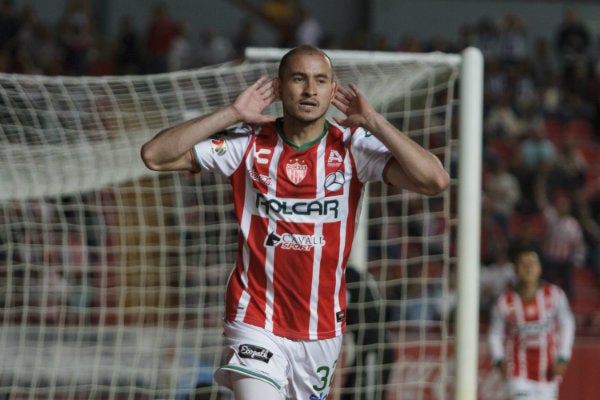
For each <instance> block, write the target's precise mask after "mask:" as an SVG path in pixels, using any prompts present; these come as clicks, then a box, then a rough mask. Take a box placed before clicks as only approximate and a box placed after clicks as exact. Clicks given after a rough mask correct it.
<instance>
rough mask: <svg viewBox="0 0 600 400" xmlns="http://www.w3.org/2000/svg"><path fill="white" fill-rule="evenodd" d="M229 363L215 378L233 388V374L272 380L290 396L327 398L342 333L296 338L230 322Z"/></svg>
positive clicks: (227, 329)
mask: <svg viewBox="0 0 600 400" xmlns="http://www.w3.org/2000/svg"><path fill="white" fill-rule="evenodd" d="M223 336H224V339H225V349H224V351H225V364H224V365H223V366H221V367H220V368H219V369H218V370H217V371H216V372H215V381H216V382H217V383H219V384H220V385H223V386H225V387H228V388H230V389H231V374H232V373H238V374H243V375H247V376H251V377H254V378H256V379H260V380H262V381H264V382H268V383H269V384H271V385H273V386H274V387H275V388H277V389H278V390H279V391H280V392H281V394H282V396H283V397H284V398H288V399H325V398H327V395H328V393H329V389H330V388H331V382H332V380H333V375H334V372H335V367H336V363H337V358H338V356H339V353H340V349H341V346H342V336H338V337H335V338H331V339H324V340H292V339H287V338H283V337H280V336H276V335H274V334H273V333H271V332H269V331H266V330H264V329H262V328H259V327H256V326H253V325H249V324H245V323H242V322H236V321H226V322H225V327H224V331H223Z"/></svg>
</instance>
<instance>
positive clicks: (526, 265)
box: [515, 251, 542, 285]
mask: <svg viewBox="0 0 600 400" xmlns="http://www.w3.org/2000/svg"><path fill="white" fill-rule="evenodd" d="M515 271H516V274H517V278H518V280H519V282H522V283H525V284H531V285H533V284H537V282H538V281H539V279H540V275H541V274H542V264H541V263H540V259H539V257H538V255H537V253H535V252H533V251H531V252H526V253H522V254H521V255H520V256H519V257H518V259H517V260H516V265H515Z"/></svg>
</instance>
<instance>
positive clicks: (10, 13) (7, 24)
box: [0, 0, 21, 50]
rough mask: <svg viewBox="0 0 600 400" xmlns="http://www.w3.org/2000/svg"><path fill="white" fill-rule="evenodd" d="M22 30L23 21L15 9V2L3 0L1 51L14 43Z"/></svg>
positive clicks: (0, 7) (0, 28)
mask: <svg viewBox="0 0 600 400" xmlns="http://www.w3.org/2000/svg"><path fill="white" fill-rule="evenodd" d="M20 28H21V21H20V19H19V16H18V15H17V11H16V9H15V1H14V0H2V3H1V4H0V50H4V49H7V48H8V47H9V46H10V45H11V44H14V43H13V40H14V39H15V38H16V36H17V34H18V33H19V29H20Z"/></svg>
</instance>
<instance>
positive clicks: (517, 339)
mask: <svg viewBox="0 0 600 400" xmlns="http://www.w3.org/2000/svg"><path fill="white" fill-rule="evenodd" d="M511 259H512V261H513V263H514V265H515V272H516V275H517V284H516V287H515V288H514V289H509V290H507V291H506V292H505V293H504V294H502V295H501V296H500V297H499V298H498V300H497V303H496V305H495V307H494V309H493V310H492V316H491V324H490V330H489V334H488V341H489V346H490V352H491V355H492V360H493V361H494V365H495V366H496V367H497V368H498V369H499V370H500V372H501V373H502V376H503V377H504V378H505V380H506V391H507V393H508V396H509V398H510V399H520V400H533V399H544V400H552V399H557V398H558V385H559V383H560V380H561V378H562V376H563V375H564V373H565V372H566V368H567V363H568V361H569V358H570V356H571V351H572V347H573V339H574V337H575V322H574V319H573V314H572V313H571V309H570V308H569V302H568V300H567V297H566V295H565V293H564V292H563V290H562V289H561V288H559V287H558V286H555V285H553V284H550V283H546V282H541V281H540V276H541V273H542V265H541V263H540V260H539V256H538V252H537V250H536V248H535V246H532V245H529V244H523V243H518V244H516V245H514V246H513V248H512V249H511Z"/></svg>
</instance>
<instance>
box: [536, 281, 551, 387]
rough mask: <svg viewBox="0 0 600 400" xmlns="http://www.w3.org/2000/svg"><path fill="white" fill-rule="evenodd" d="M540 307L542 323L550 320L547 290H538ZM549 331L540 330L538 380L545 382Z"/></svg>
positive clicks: (539, 319)
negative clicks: (547, 313)
mask: <svg viewBox="0 0 600 400" xmlns="http://www.w3.org/2000/svg"><path fill="white" fill-rule="evenodd" d="M535 301H536V303H537V307H538V321H539V322H540V323H544V324H545V323H548V322H550V321H549V319H548V318H547V315H546V296H545V290H544V289H542V290H538V294H537V296H536V299H535ZM548 334H549V333H548V332H540V337H539V340H540V343H539V346H540V361H539V370H538V371H539V372H538V373H539V376H538V380H539V381H540V382H544V381H545V380H546V368H547V367H548V353H547V351H548Z"/></svg>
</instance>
